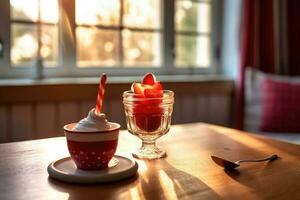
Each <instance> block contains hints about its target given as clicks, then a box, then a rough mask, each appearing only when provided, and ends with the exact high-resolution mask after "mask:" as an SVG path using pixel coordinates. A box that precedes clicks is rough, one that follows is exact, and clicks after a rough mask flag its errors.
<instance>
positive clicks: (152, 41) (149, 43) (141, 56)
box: [122, 29, 161, 67]
mask: <svg viewBox="0 0 300 200" xmlns="http://www.w3.org/2000/svg"><path fill="white" fill-rule="evenodd" d="M122 36H123V54H124V65H125V66H131V67H133V66H136V67H139V66H153V67H158V66H160V64H161V46H160V44H161V34H160V33H152V32H137V31H130V30H127V29H126V30H124V31H123V32H122Z"/></svg>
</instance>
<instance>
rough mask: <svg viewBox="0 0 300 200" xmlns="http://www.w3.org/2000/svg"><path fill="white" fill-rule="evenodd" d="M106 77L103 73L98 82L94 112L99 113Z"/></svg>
mask: <svg viewBox="0 0 300 200" xmlns="http://www.w3.org/2000/svg"><path fill="white" fill-rule="evenodd" d="M106 79H107V76H106V74H104V73H103V74H102V76H101V78H100V83H99V89H98V95H97V102H96V110H95V113H96V114H100V113H101V109H102V103H103V96H104V91H105V86H106Z"/></svg>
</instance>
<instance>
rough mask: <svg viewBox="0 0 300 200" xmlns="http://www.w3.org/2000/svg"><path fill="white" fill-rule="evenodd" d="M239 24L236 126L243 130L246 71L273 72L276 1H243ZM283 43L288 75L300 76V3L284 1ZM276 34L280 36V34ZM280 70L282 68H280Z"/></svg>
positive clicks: (296, 0) (275, 44)
mask: <svg viewBox="0 0 300 200" xmlns="http://www.w3.org/2000/svg"><path fill="white" fill-rule="evenodd" d="M243 3H244V4H243V8H242V9H243V10H242V11H243V12H242V24H241V64H240V71H239V80H238V83H237V90H236V91H237V95H236V110H235V111H236V112H235V127H236V128H238V129H242V128H243V122H244V120H243V119H244V79H245V68H246V67H253V68H257V69H259V70H261V71H264V72H267V73H275V55H276V54H275V48H276V46H277V42H278V41H275V35H274V34H275V31H274V19H275V18H274V3H275V0H244V2H243ZM285 3H286V8H280V9H286V10H285V11H286V12H285V13H287V14H286V16H285V18H284V19H279V20H286V21H284V23H287V30H286V37H287V38H286V40H285V41H287V44H286V45H287V52H286V53H287V55H288V56H287V59H288V61H287V63H288V65H287V66H285V67H286V68H287V69H286V70H284V71H287V72H288V74H289V75H300V55H299V54H300V22H299V21H300V1H299V0H286V1H285ZM279 34H281V33H280V32H279ZM279 67H282V66H279Z"/></svg>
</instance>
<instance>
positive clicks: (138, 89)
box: [131, 83, 144, 94]
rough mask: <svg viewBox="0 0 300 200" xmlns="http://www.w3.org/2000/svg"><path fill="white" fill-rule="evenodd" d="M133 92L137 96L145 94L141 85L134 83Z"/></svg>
mask: <svg viewBox="0 0 300 200" xmlns="http://www.w3.org/2000/svg"><path fill="white" fill-rule="evenodd" d="M131 91H132V92H134V93H135V94H144V88H143V87H142V84H141V83H132V85H131Z"/></svg>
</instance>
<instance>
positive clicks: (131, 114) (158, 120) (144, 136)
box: [123, 90, 174, 159]
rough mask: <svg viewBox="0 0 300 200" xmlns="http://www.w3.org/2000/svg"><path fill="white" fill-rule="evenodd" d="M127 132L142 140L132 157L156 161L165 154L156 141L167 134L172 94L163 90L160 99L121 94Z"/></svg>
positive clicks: (171, 107)
mask: <svg viewBox="0 0 300 200" xmlns="http://www.w3.org/2000/svg"><path fill="white" fill-rule="evenodd" d="M123 104H124V109H125V116H126V123H127V129H128V131H129V132H130V133H131V134H133V135H135V136H137V137H138V138H140V139H141V140H142V146H141V147H140V148H139V149H137V151H136V152H134V153H133V154H132V155H133V156H134V157H135V158H140V159H157V158H162V157H165V156H166V152H165V151H164V150H162V149H160V148H158V147H157V146H156V144H155V143H156V140H157V139H158V138H159V137H161V136H163V135H165V134H166V133H168V132H169V129H170V126H171V116H172V112H173V104H174V92H172V91H170V90H164V91H163V95H162V97H153V98H152V97H151V98H149V97H147V98H146V97H144V96H143V95H140V94H135V93H133V92H132V91H125V92H124V93H123Z"/></svg>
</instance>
